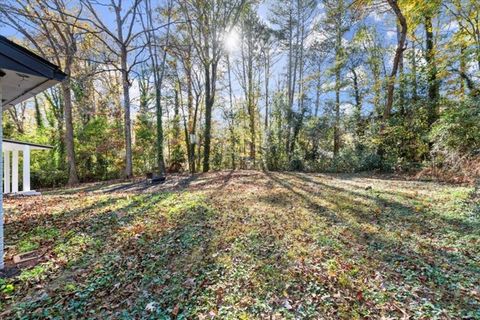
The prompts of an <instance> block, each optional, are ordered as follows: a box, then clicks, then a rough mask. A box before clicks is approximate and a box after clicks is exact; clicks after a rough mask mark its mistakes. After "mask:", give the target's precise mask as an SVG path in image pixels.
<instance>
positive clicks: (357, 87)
mask: <svg viewBox="0 0 480 320" xmlns="http://www.w3.org/2000/svg"><path fill="white" fill-rule="evenodd" d="M351 71H352V74H353V91H354V94H355V109H356V110H355V117H356V119H355V126H356V130H355V133H356V135H357V141H356V142H357V145H358V141H359V138H360V137H361V135H362V132H361V128H362V96H361V94H360V85H359V83H358V74H357V71H356V70H355V68H352V69H351Z"/></svg>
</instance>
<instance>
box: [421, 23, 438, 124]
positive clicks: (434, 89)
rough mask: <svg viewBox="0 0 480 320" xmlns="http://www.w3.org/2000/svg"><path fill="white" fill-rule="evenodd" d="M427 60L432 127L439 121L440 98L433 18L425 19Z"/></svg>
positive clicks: (429, 119)
mask: <svg viewBox="0 0 480 320" xmlns="http://www.w3.org/2000/svg"><path fill="white" fill-rule="evenodd" d="M425 46H426V52H425V60H426V61H427V68H428V99H429V101H428V105H429V110H428V124H429V125H430V126H431V125H432V124H433V123H434V122H435V121H436V120H437V117H438V115H437V107H438V98H439V95H440V92H439V86H438V80H437V67H436V61H435V48H434V44H433V26H432V18H431V17H430V16H426V17H425Z"/></svg>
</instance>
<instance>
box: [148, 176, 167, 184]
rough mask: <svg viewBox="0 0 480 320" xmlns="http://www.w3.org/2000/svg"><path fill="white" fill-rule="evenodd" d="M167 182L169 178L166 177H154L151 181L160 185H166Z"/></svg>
mask: <svg viewBox="0 0 480 320" xmlns="http://www.w3.org/2000/svg"><path fill="white" fill-rule="evenodd" d="M165 180H167V177H165V176H152V178H151V179H150V183H151V184H160V183H164V182H165Z"/></svg>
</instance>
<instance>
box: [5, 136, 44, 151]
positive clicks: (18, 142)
mask: <svg viewBox="0 0 480 320" xmlns="http://www.w3.org/2000/svg"><path fill="white" fill-rule="evenodd" d="M2 141H3V142H9V143H14V144H21V145H24V146H31V147H39V148H45V149H53V147H52V146H47V145H44V144H38V143H31V142H25V141H17V140H12V139H5V138H3V139H2Z"/></svg>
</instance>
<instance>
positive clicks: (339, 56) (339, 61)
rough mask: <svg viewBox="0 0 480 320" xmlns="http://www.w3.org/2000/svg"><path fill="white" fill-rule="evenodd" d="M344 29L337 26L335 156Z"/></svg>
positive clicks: (337, 148)
mask: <svg viewBox="0 0 480 320" xmlns="http://www.w3.org/2000/svg"><path fill="white" fill-rule="evenodd" d="M341 47H342V31H341V26H340V25H339V26H337V31H336V39H335V124H334V127H333V157H334V158H337V156H338V152H339V150H340V86H341V84H340V81H341V71H342V70H341V64H342V59H343V57H342V52H341V51H342V48H341Z"/></svg>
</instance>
